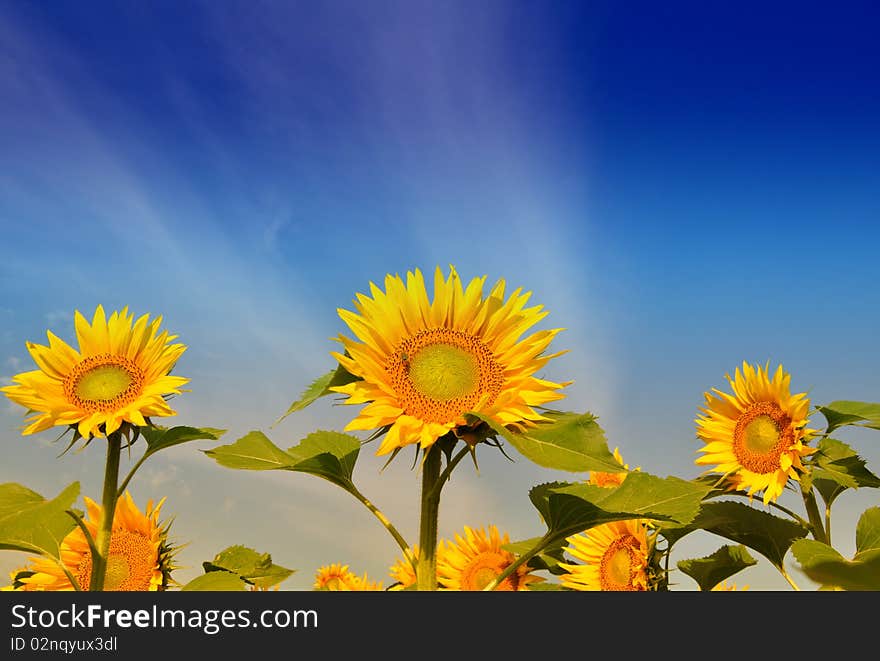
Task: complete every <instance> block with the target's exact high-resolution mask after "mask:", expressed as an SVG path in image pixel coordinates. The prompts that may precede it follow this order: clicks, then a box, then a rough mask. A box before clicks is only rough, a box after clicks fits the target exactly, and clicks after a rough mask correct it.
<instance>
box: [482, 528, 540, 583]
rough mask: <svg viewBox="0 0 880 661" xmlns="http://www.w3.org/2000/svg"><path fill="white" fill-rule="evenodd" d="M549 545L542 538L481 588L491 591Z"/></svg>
mask: <svg viewBox="0 0 880 661" xmlns="http://www.w3.org/2000/svg"><path fill="white" fill-rule="evenodd" d="M549 543H550V541H549V540H548V539H547V538H546V537H542V538H541V540H540V541H539V542H538V543H537V544H535V546H533V547H532V548H531V549H529V550H528V551H526V552H525V553H523V554H522V555H521V556H519V557H517V559H516V560H514V561H513V562H512V563H510V564H509V565H508V566H507V567H505V568H504V571H502V572H501V573H500V574H498V576H496V577H495V578H494V579H492V580H491V581H490V582H489V583H488V584H486V587H484V588H483V591H484V592H491V591H492V590H494V589H495V588H497V587H498V586H499V585H501V583H502V582H503V581H504V580H505V579H506V578H507V577H508V576H510V575H511V574H512V573H513V572H515V571H516V570H517V569H519V568H520V566H521V565H522V564H523V563H524V562H528V561H529V560H531V559H532V558H534V557H535V556H536V555H538V554H539V553H540V552H541V551H543V550H544V548H545V547H546V546H547V544H549Z"/></svg>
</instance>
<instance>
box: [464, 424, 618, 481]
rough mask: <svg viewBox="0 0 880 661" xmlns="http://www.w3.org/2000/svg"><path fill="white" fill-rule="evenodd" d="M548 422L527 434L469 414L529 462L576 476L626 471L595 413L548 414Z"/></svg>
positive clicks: (527, 429)
mask: <svg viewBox="0 0 880 661" xmlns="http://www.w3.org/2000/svg"><path fill="white" fill-rule="evenodd" d="M542 415H543V417H544V418H545V420H543V421H539V422H536V423H534V425H533V426H530V427H528V428H526V429H525V430H524V431H516V430H512V429H509V428H508V427H505V426H504V425H502V424H500V423H499V422H498V421H497V420H493V419H492V418H491V417H489V416H486V415H483V414H481V413H477V412H469V413H468V414H466V417H467V418H468V420H469V421H482V422H484V423H485V424H487V425H488V426H489V427H490V428H491V429H492V430H493V432H494V433H495V435H496V436H500V437H501V438H503V439H504V440H506V441H507V442H508V443H510V444H511V445H512V446H513V447H515V448H516V449H517V451H518V452H519V453H520V454H521V455H523V456H524V457H525V458H526V459H529V460H530V461H532V462H533V463H535V464H537V465H538V466H541V467H543V468H550V469H552V470H563V471H568V472H573V473H580V472H586V471H603V472H607V473H620V472H624V471H625V470H626V469H625V468H624V467H623V466H621V465H620V463H619V462H618V461H617V460H616V459H615V458H614V454H613V453H612V452H611V451H610V450H609V449H608V443H607V442H606V440H605V432H604V431H603V430H602V427H600V426H599V423H598V422H597V421H596V420H597V418H596V416H594V415H593V414H592V413H571V412H567V411H547V412H544V413H542Z"/></svg>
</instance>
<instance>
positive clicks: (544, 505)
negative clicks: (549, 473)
mask: <svg viewBox="0 0 880 661" xmlns="http://www.w3.org/2000/svg"><path fill="white" fill-rule="evenodd" d="M572 484H573V483H572V482H545V483H544V484H536V485H535V486H533V487H532V488H531V489H529V500H531V501H532V505H534V506H535V509H536V510H538V514H540V515H541V521H543V522H544V523H547V521H548V520H549V519H550V493H551V492H552V491H553V490H554V489H559V488H562V487H568V486H571V485H572Z"/></svg>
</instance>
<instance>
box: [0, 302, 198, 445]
mask: <svg viewBox="0 0 880 661" xmlns="http://www.w3.org/2000/svg"><path fill="white" fill-rule="evenodd" d="M161 323H162V317H157V318H155V319H153V320H152V321H150V320H149V315H143V316H141V317H140V318H138V320H137V321H134V315H130V314H129V313H128V308H127V307H125V308H123V309H122V310H121V311H119V312H113V313H112V314H111V315H110V318H109V319H107V318H106V317H105V315H104V308H103V307H102V306H100V305H99V306H98V307H97V309H96V310H95V315H94V317H93V318H92V323H91V324H90V323H89V322H88V321H87V320H86V319H85V318H84V317H83V316H82V315H81V314H80V313H79V311H77V312H76V314H75V316H74V325H75V327H76V335H77V340H78V342H79V350H76V349H74V348H73V347H71V346H70V345H68V344H67V343H66V342H64V341H63V340H61V339H59V338H58V337H56V336H55V335H54V334H53V333H52V331H47V332H46V334H47V336H48V338H49V345H48V346H45V345H42V344H35V343H33V342H28V343H27V348H28V351H29V352H30V354H31V357H33V359H34V362H35V363H36V364H37V366H38V367H39V369H37V370H33V371H31V372H23V373H21V374H18V375H16V376H14V377H13V382H14V384H13V385H11V386H6V387H4V388H0V391H2V392H3V393H4V394H5V395H6V396H7V397H8V398H9V399H11V400H12V401H14V402H15V403H17V404H21V405H22V406H24V407H26V408H27V409H28V412H29V413H32V414H33V415H31V416H30V417H29V418H28V419H27V420H26V423H27V425H26V426H25V428H24V430H23V432H22V434H24V435H28V434H35V433H37V432H41V431H44V430H46V429H49V428H50V427H53V426H57V425H65V426H71V427H75V428H76V430H77V431H78V433H79V435H80V436H82V437H83V438H86V439H89V438H91V437H93V436H105V435H108V434H112V433H113V432H115V431H116V430H117V429H119V428H120V427H121V426H122V424H123V423H125V422H128V423H130V424H132V425H136V426H144V425H146V424H147V422H146V420H145V418H148V417H151V416H171V415H176V414H175V412H174V411H173V410H172V409H171V408H170V407H169V406H168V403H167V402H166V401H165V396H166V395H171V394H179V393H180V392H181V390H180V388H181V386H183V385H184V384H185V383H187V382H188V381H189V379H186V378H183V377H179V376H170V375H169V372H170V371H171V369H172V368H173V367H174V364H175V363H176V362H177V359H178V358H179V357H180V355H181V354H182V353H183V352H184V351H185V350H186V346H184V345H183V344H171V341H172V340H174V339H175V338H176V337H177V336H176V335H169V334H168V331H162V332H161V333H159V327H160V325H161Z"/></svg>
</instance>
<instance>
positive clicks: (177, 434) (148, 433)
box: [139, 426, 226, 459]
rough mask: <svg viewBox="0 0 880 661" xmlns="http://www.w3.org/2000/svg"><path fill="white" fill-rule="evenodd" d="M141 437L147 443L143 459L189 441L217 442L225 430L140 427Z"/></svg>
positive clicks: (183, 427)
mask: <svg viewBox="0 0 880 661" xmlns="http://www.w3.org/2000/svg"><path fill="white" fill-rule="evenodd" d="M139 431H140V434H141V436H143V437H144V440H146V442H147V451H146V452H144V459H146V458H147V457H149V456H150V455H153V454H156V453H157V452H159V451H160V450H165V449H167V448H170V447H173V446H175V445H181V444H182V443H189V442H190V441H204V440H211V441H216V440H219V439H220V437H221V436H223V434H225V433H226V430H225V429H214V428H213V427H201V428H199V427H185V426H181V427H171V428H170V429H169V428H168V427H158V426H152V427H142V428H141V429H140V430H139Z"/></svg>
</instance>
